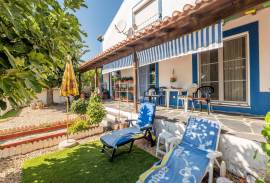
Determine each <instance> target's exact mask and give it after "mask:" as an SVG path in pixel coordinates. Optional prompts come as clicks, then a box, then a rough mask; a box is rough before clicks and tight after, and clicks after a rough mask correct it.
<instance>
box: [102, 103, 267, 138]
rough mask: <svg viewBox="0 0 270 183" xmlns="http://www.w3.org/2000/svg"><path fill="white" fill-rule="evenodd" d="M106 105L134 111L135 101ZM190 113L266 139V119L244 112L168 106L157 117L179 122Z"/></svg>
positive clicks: (228, 130)
mask: <svg viewBox="0 0 270 183" xmlns="http://www.w3.org/2000/svg"><path fill="white" fill-rule="evenodd" d="M104 103H105V106H106V107H110V108H114V109H118V108H119V106H120V110H121V111H125V112H132V111H134V110H133V103H125V102H121V103H120V105H119V102H116V101H106V102H104ZM190 115H195V116H200V117H204V118H208V119H216V120H219V121H220V122H221V123H222V126H223V127H222V129H223V133H229V134H232V135H235V136H238V137H242V138H246V139H249V140H254V141H258V142H262V141H264V138H263V137H262V135H261V131H262V129H263V126H264V119H263V117H260V116H248V115H242V114H228V113H217V112H212V113H211V114H210V115H208V114H207V112H199V111H198V110H197V111H194V112H191V111H189V112H187V113H184V111H183V109H174V108H169V109H168V108H166V107H157V113H156V118H157V119H161V120H164V121H168V122H172V123H179V122H184V121H186V119H187V117H188V116H190Z"/></svg>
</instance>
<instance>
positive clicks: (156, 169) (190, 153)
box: [137, 117, 221, 183]
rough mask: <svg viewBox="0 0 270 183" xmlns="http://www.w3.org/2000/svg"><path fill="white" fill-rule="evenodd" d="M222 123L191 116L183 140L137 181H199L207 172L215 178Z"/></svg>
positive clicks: (165, 182)
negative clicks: (214, 165) (215, 163)
mask: <svg viewBox="0 0 270 183" xmlns="http://www.w3.org/2000/svg"><path fill="white" fill-rule="evenodd" d="M220 129H221V128H220V123H219V122H218V121H210V120H206V119H202V118H196V117H190V118H189V120H188V123H187V127H186V131H185V133H184V136H183V139H182V142H181V143H180V144H178V145H177V146H176V147H175V148H174V149H172V150H171V151H170V152H169V153H167V154H166V155H165V157H164V158H163V160H162V161H161V162H159V163H157V164H155V165H154V166H153V167H152V168H151V169H149V170H148V171H146V172H145V173H143V174H142V175H141V176H140V178H139V181H138V182H137V183H200V182H201V181H202V179H203V178H204V176H205V175H206V173H209V180H208V182H209V183H210V182H212V181H213V164H214V162H215V160H216V158H217V157H220V156H221V153H220V152H217V151H216V150H217V146H218V142H219V135H220Z"/></svg>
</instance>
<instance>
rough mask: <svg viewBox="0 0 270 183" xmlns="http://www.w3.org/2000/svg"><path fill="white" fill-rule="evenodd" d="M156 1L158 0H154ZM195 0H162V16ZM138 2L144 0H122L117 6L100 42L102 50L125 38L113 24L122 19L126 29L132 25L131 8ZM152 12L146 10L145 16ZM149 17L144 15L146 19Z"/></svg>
mask: <svg viewBox="0 0 270 183" xmlns="http://www.w3.org/2000/svg"><path fill="white" fill-rule="evenodd" d="M156 1H158V0H156ZM195 1H196V0H162V16H163V18H164V17H166V16H172V13H173V12H174V11H176V10H178V11H182V10H183V7H184V5H186V4H191V5H194V4H195ZM139 2H141V3H144V2H145V1H141V0H124V1H123V3H122V5H121V7H120V8H119V10H118V12H117V14H116V15H115V17H114V19H113V20H112V22H111V24H110V26H109V27H108V29H107V31H106V32H105V34H104V41H103V43H102V47H103V51H104V50H106V49H108V48H111V47H112V46H114V45H115V44H117V43H118V42H120V41H122V40H124V39H126V36H125V35H123V34H120V33H118V32H117V30H116V29H115V25H116V24H117V23H118V22H119V21H120V20H124V21H125V22H126V24H127V28H126V30H128V28H130V27H132V9H133V7H135V6H136V5H137V4H138V3H139ZM148 11H156V9H155V8H150V10H148ZM153 14H155V13H153V12H147V16H152V15H153ZM149 18H151V17H144V20H145V21H146V20H147V19H149Z"/></svg>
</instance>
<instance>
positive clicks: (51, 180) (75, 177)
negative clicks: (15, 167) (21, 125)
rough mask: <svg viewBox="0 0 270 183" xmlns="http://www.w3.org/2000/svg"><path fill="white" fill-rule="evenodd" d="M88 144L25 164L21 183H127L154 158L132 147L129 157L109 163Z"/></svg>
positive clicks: (105, 157) (135, 178) (96, 145)
mask: <svg viewBox="0 0 270 183" xmlns="http://www.w3.org/2000/svg"><path fill="white" fill-rule="evenodd" d="M100 149H101V144H100V143H99V142H92V143H89V144H85V145H80V146H78V147H75V148H72V149H66V150H63V151H58V152H54V153H50V154H45V155H43V156H40V157H37V158H34V159H31V160H27V161H25V162H24V164H23V171H22V182H23V183H32V182H33V183H41V182H42V183H75V182H79V183H90V182H93V183H131V182H136V181H137V180H138V177H139V175H140V174H142V173H143V172H144V171H146V170H148V169H149V168H150V167H151V166H152V164H153V163H154V162H156V161H157V159H156V158H155V157H153V156H152V155H150V154H148V153H147V152H145V151H143V150H141V149H138V148H136V147H134V149H133V150H132V152H131V153H130V154H122V155H120V156H117V157H116V158H115V159H114V161H113V162H110V161H109V159H108V157H107V156H106V155H104V154H103V153H101V152H100Z"/></svg>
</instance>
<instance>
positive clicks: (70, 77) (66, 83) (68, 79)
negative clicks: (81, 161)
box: [60, 56, 79, 139]
mask: <svg viewBox="0 0 270 183" xmlns="http://www.w3.org/2000/svg"><path fill="white" fill-rule="evenodd" d="M67 60H68V62H67V63H66V68H65V71H64V75H63V79H62V84H61V88H60V95H61V96H64V97H67V130H68V112H69V97H70V96H77V95H79V90H78V84H77V81H76V77H75V73H74V69H73V65H72V63H71V59H70V57H69V56H68V57H67ZM67 139H68V133H67Z"/></svg>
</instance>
